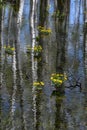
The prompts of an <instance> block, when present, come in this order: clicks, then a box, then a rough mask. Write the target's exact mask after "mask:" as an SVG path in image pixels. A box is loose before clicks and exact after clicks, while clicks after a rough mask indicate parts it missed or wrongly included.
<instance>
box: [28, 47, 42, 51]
mask: <svg viewBox="0 0 87 130" xmlns="http://www.w3.org/2000/svg"><path fill="white" fill-rule="evenodd" d="M31 50H33V48H31V47H27V51H29V52H30V51H31ZM41 51H42V47H41V46H40V45H36V46H34V52H41Z"/></svg>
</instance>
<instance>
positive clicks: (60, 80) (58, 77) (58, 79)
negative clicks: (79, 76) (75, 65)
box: [50, 74, 67, 87]
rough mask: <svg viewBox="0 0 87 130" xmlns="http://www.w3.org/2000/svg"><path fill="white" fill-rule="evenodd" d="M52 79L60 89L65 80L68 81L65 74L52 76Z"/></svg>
mask: <svg viewBox="0 0 87 130" xmlns="http://www.w3.org/2000/svg"><path fill="white" fill-rule="evenodd" d="M50 79H51V81H52V83H53V84H54V85H55V86H56V87H59V86H60V85H61V84H62V83H63V82H64V81H65V80H67V76H66V75H65V74H52V75H51V78H50Z"/></svg>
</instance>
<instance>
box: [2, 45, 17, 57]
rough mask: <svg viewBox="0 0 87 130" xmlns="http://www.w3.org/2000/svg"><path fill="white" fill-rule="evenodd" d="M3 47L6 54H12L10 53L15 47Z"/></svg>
mask: <svg viewBox="0 0 87 130" xmlns="http://www.w3.org/2000/svg"><path fill="white" fill-rule="evenodd" d="M4 49H5V52H6V53H7V54H10V55H12V54H13V51H14V50H15V48H14V47H11V46H10V45H8V46H4Z"/></svg>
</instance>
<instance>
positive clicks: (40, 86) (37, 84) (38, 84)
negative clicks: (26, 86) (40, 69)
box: [33, 81, 44, 90]
mask: <svg viewBox="0 0 87 130" xmlns="http://www.w3.org/2000/svg"><path fill="white" fill-rule="evenodd" d="M33 86H35V88H36V90H41V89H42V86H44V83H43V82H42V81H41V82H39V81H36V82H34V83H33Z"/></svg>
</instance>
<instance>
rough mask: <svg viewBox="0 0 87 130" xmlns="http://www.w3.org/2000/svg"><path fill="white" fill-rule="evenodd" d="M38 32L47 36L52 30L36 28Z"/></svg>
mask: <svg viewBox="0 0 87 130" xmlns="http://www.w3.org/2000/svg"><path fill="white" fill-rule="evenodd" d="M38 30H39V32H40V34H41V35H49V34H51V33H52V30H51V29H50V28H48V29H46V28H45V27H41V26H38Z"/></svg>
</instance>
